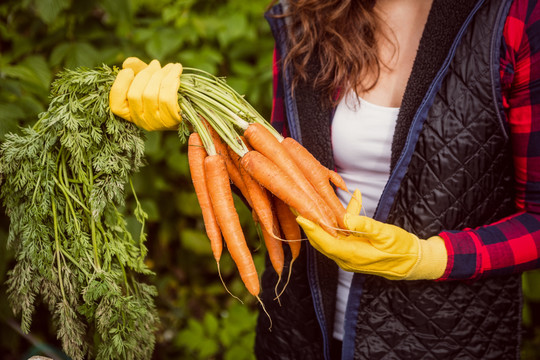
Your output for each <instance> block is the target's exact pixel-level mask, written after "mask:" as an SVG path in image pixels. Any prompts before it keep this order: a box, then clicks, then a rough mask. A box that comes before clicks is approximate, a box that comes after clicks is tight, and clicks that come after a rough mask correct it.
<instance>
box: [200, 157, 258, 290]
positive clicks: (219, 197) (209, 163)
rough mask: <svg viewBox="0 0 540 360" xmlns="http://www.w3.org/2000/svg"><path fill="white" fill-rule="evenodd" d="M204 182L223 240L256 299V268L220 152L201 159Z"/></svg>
mask: <svg viewBox="0 0 540 360" xmlns="http://www.w3.org/2000/svg"><path fill="white" fill-rule="evenodd" d="M204 170H205V172H206V182H207V188H208V192H209V194H210V199H211V201H212V208H213V209H214V213H215V215H216V219H217V221H218V224H219V226H220V228H221V232H222V234H223V237H224V238H225V243H226V244H227V248H228V249H229V253H230V254H231V257H232V259H233V260H234V262H235V264H236V266H237V268H238V271H239V273H240V277H241V278H242V281H243V282H244V284H245V285H246V288H247V290H248V291H249V293H250V294H252V295H253V296H255V297H257V298H259V296H258V295H259V292H260V284H259V277H258V275H257V269H256V268H255V264H254V262H253V258H252V257H251V253H250V251H249V248H248V246H247V244H246V239H245V237H244V233H243V231H242V227H241V225H240V219H239V217H238V213H237V212H236V209H235V207H234V201H233V196H232V191H231V187H230V183H229V175H228V174H227V166H226V165H225V160H224V159H223V155H220V154H216V155H209V156H207V157H206V158H205V160H204Z"/></svg>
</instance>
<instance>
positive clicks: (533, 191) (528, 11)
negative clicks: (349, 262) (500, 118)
mask: <svg viewBox="0 0 540 360" xmlns="http://www.w3.org/2000/svg"><path fill="white" fill-rule="evenodd" d="M500 60H501V65H500V75H501V85H502V97H503V106H504V109H505V113H506V120H507V122H508V125H509V127H510V138H511V142H512V150H513V158H514V167H515V182H516V199H515V201H516V206H517V209H518V211H519V212H518V213H517V214H514V215H512V216H509V217H508V218H505V219H502V220H500V221H498V222H496V223H494V224H490V225H486V226H482V227H480V228H476V229H465V230H463V231H457V232H455V231H447V232H443V233H441V234H440V235H441V236H442V237H443V238H444V239H445V242H446V248H447V250H448V266H447V268H446V272H445V274H444V275H443V277H442V280H445V279H472V278H478V277H482V276H492V275H504V274H512V273H518V272H521V271H525V270H529V269H534V268H539V267H540V4H539V3H538V1H537V0H515V1H514V2H513V3H512V5H511V8H510V12H509V14H508V17H507V19H506V23H505V27H504V32H503V41H502V45H501V58H500Z"/></svg>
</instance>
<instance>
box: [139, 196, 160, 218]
mask: <svg viewBox="0 0 540 360" xmlns="http://www.w3.org/2000/svg"><path fill="white" fill-rule="evenodd" d="M141 206H142V208H143V209H144V211H145V212H146V214H147V215H148V221H158V220H159V208H158V206H157V204H156V202H155V201H154V199H142V200H141Z"/></svg>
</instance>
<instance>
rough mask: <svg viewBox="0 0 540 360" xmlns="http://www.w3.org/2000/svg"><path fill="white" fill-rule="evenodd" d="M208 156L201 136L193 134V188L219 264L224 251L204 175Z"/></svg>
mask: <svg viewBox="0 0 540 360" xmlns="http://www.w3.org/2000/svg"><path fill="white" fill-rule="evenodd" d="M206 156H207V154H206V150H205V149H204V146H203V143H202V141H201V138H200V137H199V134H198V133H192V134H191V135H190V136H189V140H188V163H189V170H190V172H191V180H192V182H193V187H194V188H195V194H196V195H197V200H198V201H199V205H200V206H201V210H202V216H203V220H204V227H205V229H206V234H207V235H208V238H209V239H210V246H211V248H212V253H213V254H214V258H215V259H216V262H217V263H218V264H219V260H220V258H221V253H222V250H223V241H222V237H221V230H220V229H219V225H218V223H217V220H216V216H215V214H214V209H213V208H212V203H211V202H210V195H209V194H208V188H207V185H206V177H205V174H204V159H205V158H206Z"/></svg>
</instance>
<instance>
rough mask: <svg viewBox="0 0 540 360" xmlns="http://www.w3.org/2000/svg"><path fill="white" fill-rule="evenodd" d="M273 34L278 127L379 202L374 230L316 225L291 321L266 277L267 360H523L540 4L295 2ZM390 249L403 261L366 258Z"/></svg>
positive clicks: (534, 189) (539, 202)
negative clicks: (345, 232) (337, 233)
mask: <svg viewBox="0 0 540 360" xmlns="http://www.w3.org/2000/svg"><path fill="white" fill-rule="evenodd" d="M267 19H268V20H269V22H270V26H271V28H272V31H273V33H274V37H275V38H276V51H275V64H276V66H275V70H274V75H275V81H274V85H275V87H274V109H273V116H272V118H273V119H272V121H273V124H274V126H276V128H278V129H280V130H282V131H283V132H284V133H285V134H287V135H289V136H292V137H294V138H296V139H297V140H299V141H301V142H302V143H303V145H304V146H305V147H307V148H308V150H310V151H311V152H312V153H313V154H314V155H315V156H316V157H317V158H318V159H319V160H320V161H321V162H322V163H323V164H324V165H326V166H327V167H330V168H335V169H336V170H337V171H338V172H339V173H340V174H341V175H342V177H343V178H344V179H345V181H346V182H347V184H348V187H349V188H350V189H351V190H354V189H359V190H360V191H362V193H363V199H364V200H363V201H364V203H363V206H364V210H363V215H366V216H357V215H350V216H349V217H348V219H349V220H350V221H349V222H348V224H351V228H353V229H356V230H357V229H359V228H362V229H365V228H366V226H368V227H369V230H370V231H367V232H368V233H369V236H368V235H366V236H365V237H362V236H359V235H358V236H356V237H354V238H349V240H351V241H350V242H349V243H347V242H346V241H344V239H342V238H335V239H333V238H331V237H330V235H328V234H326V233H324V232H323V231H322V230H321V229H320V228H318V227H317V226H316V225H314V224H312V223H309V222H307V221H305V220H303V219H299V223H300V224H301V225H302V226H303V228H304V230H305V232H306V234H307V237H308V238H309V241H310V243H309V244H308V243H306V246H304V247H303V252H302V254H301V256H300V258H299V259H298V260H297V261H296V263H295V266H294V269H293V279H291V282H290V284H289V286H288V288H287V290H286V291H285V292H284V293H283V295H282V297H281V305H278V304H277V303H276V302H275V301H273V299H272V295H273V287H274V284H275V283H276V280H277V279H276V277H275V275H274V274H273V272H272V270H271V267H268V270H267V271H265V273H264V275H263V288H264V289H265V291H263V302H264V303H265V304H266V306H267V310H268V311H269V312H270V316H271V318H272V328H271V331H270V330H269V322H268V319H267V317H266V315H264V314H262V315H261V316H260V317H259V322H258V329H257V339H256V345H255V351H256V355H257V357H258V358H260V359H266V358H268V359H323V358H325V359H329V358H340V357H342V358H344V359H352V358H356V359H383V358H384V359H394V358H405V359H431V358H433V359H455V358H482V359H505V358H518V357H519V345H520V314H521V288H520V272H522V271H524V270H528V269H532V268H537V267H539V265H540V261H539V257H540V256H539V254H540V232H539V230H540V157H539V155H540V139H539V136H540V21H539V20H540V4H537V1H533V0H513V1H512V0H474V1H470V0H454V1H444V0H377V1H360V0H356V1H355V0H326V1H321V0H289V1H283V2H281V3H279V4H276V5H274V6H273V7H272V8H271V9H270V11H269V12H268V14H267ZM338 195H339V196H340V199H341V200H342V202H343V203H344V205H346V204H347V203H348V202H349V199H350V194H347V193H344V192H338ZM369 218H373V219H374V220H370V219H369ZM366 224H367V225H366ZM390 224H392V225H394V226H392V225H390ZM389 234H390V235H389ZM381 238H382V240H381V242H380V243H378V244H377V241H379V240H380V239H381ZM418 238H420V239H429V240H427V241H424V240H418ZM365 239H368V241H366V240H365ZM386 241H388V242H391V246H389V247H388V248H392V249H398V250H397V252H399V251H400V250H403V251H402V253H401V254H400V255H399V254H398V255H396V254H394V253H393V252H392V251H394V250H391V251H390V250H389V251H387V252H386V253H385V254H383V255H381V257H378V256H379V255H376V257H375V258H373V257H372V256H371V255H370V256H365V254H366V253H367V254H374V253H377V251H379V252H381V251H380V250H381V248H384V247H385V246H386V245H385V244H386V243H385V242H386ZM351 243H352V244H355V246H352V245H351ZM345 244H347V245H346V246H347V251H342V247H341V246H342V245H343V246H345ZM356 244H361V246H364V247H362V248H360V245H358V246H356ZM366 244H368V245H366ZM381 244H382V245H381ZM427 244H429V247H428V245H427ZM311 245H312V246H311ZM366 246H371V247H372V249H368V248H367V247H366ZM424 248H426V249H429V250H428V251H430V254H431V256H424V257H422V256H421V254H424V255H425V251H424V252H423V253H422V251H423V250H425V249H424ZM340 249H341V250H340ZM359 249H362V251H360V250H359ZM365 249H367V250H366V251H367V252H364V250H365ZM411 249H412V250H411ZM372 250H373V251H372ZM375 250H377V251H375ZM409 250H411V251H409ZM382 252H384V251H382ZM409 253H414V254H413V255H414V256H412V258H411V257H410V256H408V255H410V254H409ZM377 254H378V253H377ZM403 254H405V255H406V256H403ZM370 259H372V260H373V259H374V260H373V261H371V262H370ZM411 259H412V260H411ZM418 259H420V260H418ZM418 263H422V264H424V265H422V269H421V271H420V270H419V269H418ZM338 264H339V265H340V267H341V268H340V267H338ZM342 268H345V269H346V270H349V271H345V270H343V269H342ZM395 269H405V270H404V271H401V270H400V271H397V270H396V271H394V270H395ZM396 274H398V275H396ZM396 279H399V280H396Z"/></svg>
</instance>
